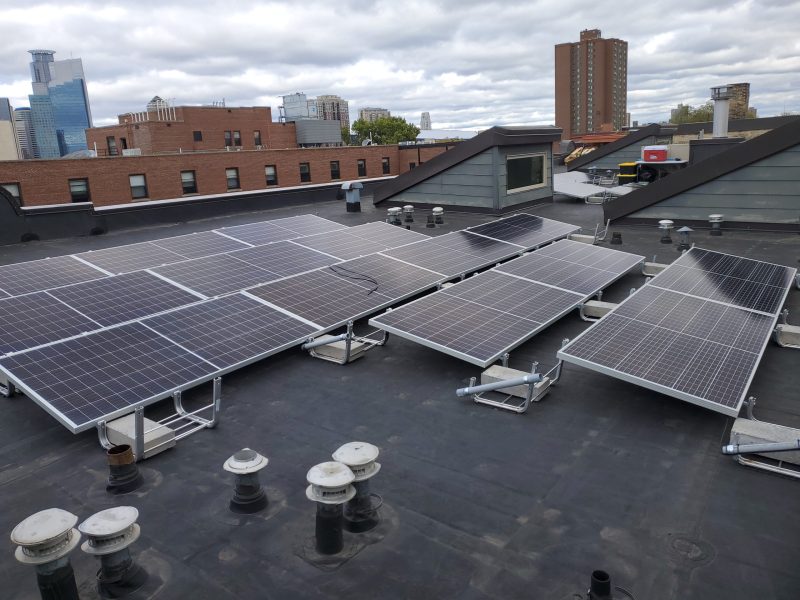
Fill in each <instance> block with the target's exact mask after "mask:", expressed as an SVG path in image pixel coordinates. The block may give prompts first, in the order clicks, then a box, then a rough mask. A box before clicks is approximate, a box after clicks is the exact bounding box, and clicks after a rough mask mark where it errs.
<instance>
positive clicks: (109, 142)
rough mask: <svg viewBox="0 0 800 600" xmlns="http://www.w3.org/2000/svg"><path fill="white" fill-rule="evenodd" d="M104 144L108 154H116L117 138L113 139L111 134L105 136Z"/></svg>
mask: <svg viewBox="0 0 800 600" xmlns="http://www.w3.org/2000/svg"><path fill="white" fill-rule="evenodd" d="M106 146H107V147H108V155H109V156H116V155H117V140H115V139H114V136H113V135H109V136H107V137H106Z"/></svg>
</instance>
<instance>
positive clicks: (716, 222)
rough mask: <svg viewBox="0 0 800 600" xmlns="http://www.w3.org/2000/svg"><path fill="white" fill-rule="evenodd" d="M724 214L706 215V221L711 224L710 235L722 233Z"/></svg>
mask: <svg viewBox="0 0 800 600" xmlns="http://www.w3.org/2000/svg"><path fill="white" fill-rule="evenodd" d="M724 220H725V217H724V215H719V214H716V215H708V222H709V223H710V224H711V232H710V233H711V235H722V222H723V221H724Z"/></svg>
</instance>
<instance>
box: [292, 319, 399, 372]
mask: <svg viewBox="0 0 800 600" xmlns="http://www.w3.org/2000/svg"><path fill="white" fill-rule="evenodd" d="M376 334H379V337H377V338H376V337H373V336H375V335H376ZM388 339H389V334H388V333H387V332H386V331H383V330H381V329H375V330H373V331H371V332H369V333H368V334H366V335H362V336H357V335H355V333H354V331H353V322H352V321H348V322H347V331H346V332H345V333H342V334H340V335H336V336H330V335H324V336H320V337H318V338H316V339H314V338H309V340H308V341H307V342H306V343H305V344H303V346H302V349H303V350H308V353H309V354H310V355H311V356H313V357H314V358H320V359H322V360H327V361H330V362H334V363H336V364H339V365H346V364H347V363H350V362H353V361H354V360H356V359H358V358H361V357H362V356H364V354H366V352H367V351H368V350H372V349H373V348H375V347H376V346H383V345H385V344H386V342H387V341H388Z"/></svg>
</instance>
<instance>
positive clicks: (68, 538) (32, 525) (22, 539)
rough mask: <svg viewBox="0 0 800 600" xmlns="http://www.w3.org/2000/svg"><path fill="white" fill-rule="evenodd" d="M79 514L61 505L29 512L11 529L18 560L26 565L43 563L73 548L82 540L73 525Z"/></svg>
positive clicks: (61, 555) (59, 556) (15, 554)
mask: <svg viewBox="0 0 800 600" xmlns="http://www.w3.org/2000/svg"><path fill="white" fill-rule="evenodd" d="M77 522H78V517H77V516H76V515H73V514H72V513H71V512H67V511H66V510H61V509H60V508H48V509H46V510H42V511H39V512H37V513H36V514H33V515H31V516H30V517H28V518H27V519H25V520H24V521H22V522H21V523H20V524H19V525H17V526H16V527H14V530H13V531H12V532H11V541H12V542H14V543H15V544H17V546H18V547H17V550H16V552H15V553H14V556H16V558H17V560H18V561H19V562H21V563H25V564H28V565H43V564H46V563H49V562H53V561H55V560H58V559H59V558H62V557H64V556H66V555H67V554H69V553H70V552H72V550H73V549H74V548H75V547H76V546H77V545H78V543H79V542H80V540H81V534H80V533H79V532H78V530H77V529H75V524H76V523H77Z"/></svg>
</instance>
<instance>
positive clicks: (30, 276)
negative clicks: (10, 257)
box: [0, 256, 108, 296]
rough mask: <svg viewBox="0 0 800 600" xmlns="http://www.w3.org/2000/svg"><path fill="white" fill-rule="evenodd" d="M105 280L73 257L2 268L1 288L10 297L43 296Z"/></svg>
mask: <svg viewBox="0 0 800 600" xmlns="http://www.w3.org/2000/svg"><path fill="white" fill-rule="evenodd" d="M102 277H108V275H107V274H106V273H103V272H102V271H100V270H99V269H96V268H94V267H90V266H89V265H87V264H85V263H83V262H81V261H79V260H75V259H74V258H73V257H71V256H57V257H55V258H45V259H41V260H32V261H28V262H23V263H16V264H12V265H4V266H0V287H2V289H3V291H5V292H7V293H8V295H9V296H19V295H22V294H29V293H31V292H40V291H42V290H48V289H51V288H55V287H60V286H62V285H70V284H73V283H80V282H83V281H91V280H93V279H100V278H102Z"/></svg>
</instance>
